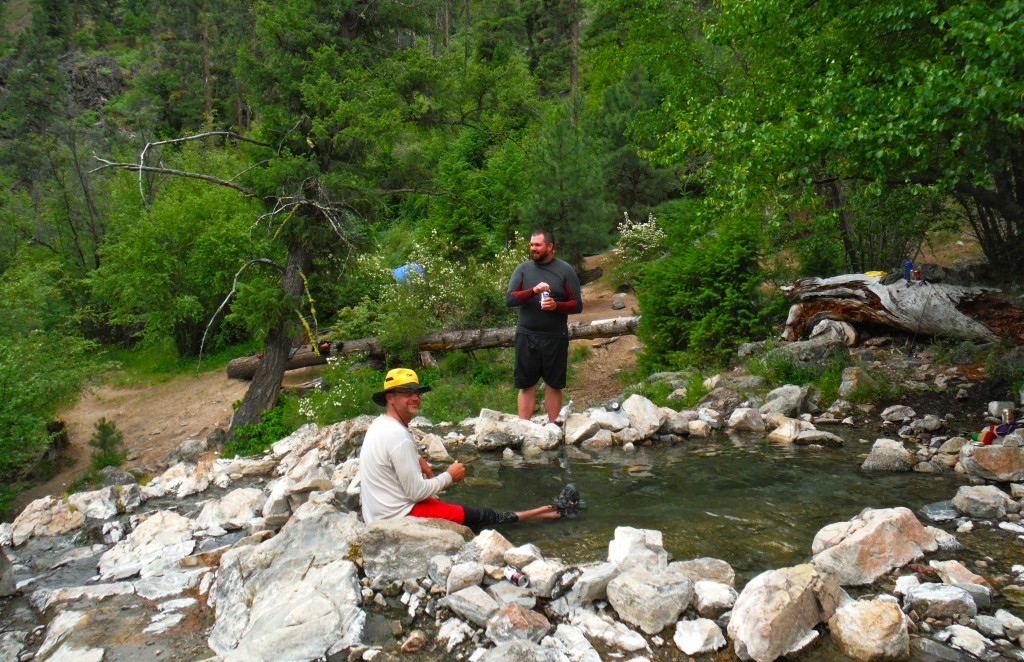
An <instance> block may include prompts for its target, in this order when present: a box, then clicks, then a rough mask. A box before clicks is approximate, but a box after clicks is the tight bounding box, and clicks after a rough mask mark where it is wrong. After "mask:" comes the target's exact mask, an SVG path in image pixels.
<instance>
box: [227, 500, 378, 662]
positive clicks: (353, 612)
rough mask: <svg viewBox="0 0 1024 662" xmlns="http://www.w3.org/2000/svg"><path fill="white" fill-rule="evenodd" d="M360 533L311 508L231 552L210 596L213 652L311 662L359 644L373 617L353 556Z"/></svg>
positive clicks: (345, 519)
mask: <svg viewBox="0 0 1024 662" xmlns="http://www.w3.org/2000/svg"><path fill="white" fill-rule="evenodd" d="M361 526H362V524H361V523H360V522H359V520H358V519H357V517H356V515H355V514H353V513H340V512H338V511H337V510H335V509H334V508H333V507H331V506H329V505H326V504H320V503H316V502H313V501H310V502H308V503H306V504H305V505H303V506H302V507H300V508H299V509H298V510H296V512H295V514H294V515H293V516H292V518H291V519H290V520H289V521H288V523H287V524H286V525H285V526H284V528H282V529H281V532H280V533H279V534H278V535H276V536H274V537H273V538H270V539H269V540H267V541H265V542H263V543H261V544H258V545H247V546H241V547H236V548H233V549H231V550H229V551H228V552H227V553H225V554H224V556H223V558H222V559H221V564H220V570H219V571H218V573H217V580H216V581H215V582H214V584H213V587H212V588H211V589H210V597H209V602H210V606H211V607H212V608H213V609H214V611H215V613H216V615H217V620H216V623H214V626H213V630H212V631H211V633H210V638H209V641H208V643H209V645H210V648H212V649H213V650H214V652H215V653H217V655H218V656H219V658H220V659H223V660H225V662H233V661H236V660H237V661H239V662H241V661H243V660H246V661H247V660H310V659H319V658H324V657H328V656H331V655H335V654H337V653H338V652H340V651H342V650H344V649H345V648H347V647H349V646H352V645H354V644H356V643H358V642H359V641H360V636H361V634H362V630H363V625H364V623H365V621H366V614H365V613H364V612H363V610H362V609H361V608H360V606H359V605H360V602H361V600H362V596H361V593H360V585H359V571H358V569H357V568H356V566H355V564H354V563H353V562H352V561H351V560H349V558H348V557H349V556H350V555H351V553H352V549H353V545H354V544H355V542H356V540H357V539H358V534H359V529H360V527H361ZM364 554H365V551H364Z"/></svg>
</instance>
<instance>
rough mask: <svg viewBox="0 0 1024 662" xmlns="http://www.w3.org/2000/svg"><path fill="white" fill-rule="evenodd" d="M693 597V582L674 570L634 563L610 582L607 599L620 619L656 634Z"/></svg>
mask: <svg viewBox="0 0 1024 662" xmlns="http://www.w3.org/2000/svg"><path fill="white" fill-rule="evenodd" d="M692 599H693V584H692V583H691V582H690V580H689V579H687V578H685V577H683V576H681V575H676V574H674V573H667V572H666V573H658V574H654V573H651V572H649V571H648V570H646V569H645V568H642V567H635V568H632V569H630V570H627V571H626V572H623V573H622V574H620V575H618V576H617V577H615V578H614V579H612V580H611V581H610V582H609V583H608V602H609V603H611V605H612V606H613V607H615V611H616V612H617V613H618V615H619V619H620V620H622V621H625V622H626V623H629V624H631V625H635V626H637V627H639V628H640V629H641V630H643V631H644V632H646V633H647V634H657V633H659V632H661V631H662V630H663V629H665V628H666V627H668V626H669V625H670V624H672V623H674V622H675V621H676V620H678V618H679V615H680V614H681V613H683V611H684V610H685V609H686V608H687V606H689V604H690V600H692Z"/></svg>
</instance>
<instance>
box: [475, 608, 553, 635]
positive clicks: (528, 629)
mask: <svg viewBox="0 0 1024 662" xmlns="http://www.w3.org/2000/svg"><path fill="white" fill-rule="evenodd" d="M550 630H551V623H550V622H549V621H548V619H546V618H544V616H542V615H541V614H538V613H537V612H535V611H532V610H530V609H526V608H524V607H523V606H522V605H519V604H517V603H515V602H513V603H510V604H507V605H505V606H504V607H502V608H501V609H499V610H498V613H497V614H495V615H494V616H493V617H492V618H491V619H490V620H489V621H488V622H487V628H486V632H487V638H488V639H490V640H491V641H493V642H494V643H496V644H502V643H505V642H507V641H515V640H517V639H525V640H527V641H532V642H534V643H540V640H541V639H543V638H544V636H545V635H547V633H548V632H549V631H550Z"/></svg>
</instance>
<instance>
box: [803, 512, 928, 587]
mask: <svg viewBox="0 0 1024 662" xmlns="http://www.w3.org/2000/svg"><path fill="white" fill-rule="evenodd" d="M936 549H938V544H937V543H936V542H935V537H934V536H932V534H931V533H929V532H928V531H927V530H926V529H925V528H924V526H923V525H922V524H921V522H920V521H919V520H918V519H917V517H915V516H914V513H912V512H911V511H910V510H909V509H907V508H902V507H900V508H884V509H879V510H875V509H871V508H867V509H865V510H864V511H863V512H861V514H859V515H857V516H856V517H854V518H853V519H852V520H850V521H848V522H836V523H834V524H829V525H828V526H826V527H824V528H822V529H821V530H820V531H818V533H817V534H816V535H815V536H814V541H813V542H812V543H811V553H812V554H814V557H813V558H812V559H811V563H812V564H814V567H815V568H817V569H818V570H819V571H820V572H822V573H824V574H828V575H830V576H831V577H833V578H834V579H835V580H836V581H837V582H839V583H840V584H841V585H843V586H860V585H864V584H871V583H873V582H874V581H875V580H877V579H878V578H880V577H881V576H882V575H884V574H885V573H887V572H889V571H890V570H892V569H893V568H899V567H902V566H904V565H906V564H907V563H909V562H911V561H913V560H914V559H918V558H921V557H922V556H924V555H925V554H926V553H929V552H934V551H935V550H936Z"/></svg>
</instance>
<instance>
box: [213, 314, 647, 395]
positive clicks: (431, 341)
mask: <svg viewBox="0 0 1024 662" xmlns="http://www.w3.org/2000/svg"><path fill="white" fill-rule="evenodd" d="M639 323H640V318H639V317H614V318H610V319H606V320H595V321H593V322H573V323H571V324H569V338H570V340H583V339H588V338H611V337H614V336H621V335H627V334H628V335H631V334H634V333H636V327H637V325H638V324H639ZM515 338H516V329H515V327H508V328H502V329H468V330H465V331H447V332H445V333H432V334H430V335H427V336H423V338H421V339H420V342H419V350H420V351H427V352H437V351H448V350H453V349H490V348H493V347H512V346H513V345H514V344H515ZM339 345H340V347H336V348H333V349H332V353H334V354H337V353H342V354H349V353H353V352H363V353H366V354H369V355H371V356H383V355H384V350H383V349H382V348H381V346H380V344H379V343H378V342H377V339H376V338H363V339H361V340H346V341H344V342H343V343H339ZM264 361H266V354H264V357H263V359H259V358H256V357H252V356H249V357H245V358H240V359H235V360H233V361H231V362H230V363H228V377H230V378H232V379H252V378H253V375H254V374H256V372H257V369H258V368H259V367H261V366H262V364H263V362H264ZM326 362H327V358H326V357H324V356H322V355H318V354H315V353H314V352H313V348H312V347H311V346H305V347H299V348H298V350H297V351H296V352H295V354H294V355H293V356H292V357H291V358H290V359H288V360H287V361H286V362H285V364H284V370H295V369H296V368H308V367H309V366H314V365H323V364H324V363H326ZM282 374H283V371H282ZM278 382H279V383H280V378H279V379H278ZM249 391H252V388H251V387H250V389H249Z"/></svg>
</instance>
